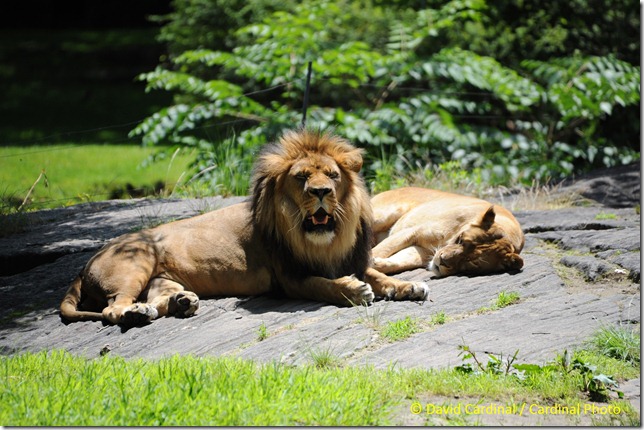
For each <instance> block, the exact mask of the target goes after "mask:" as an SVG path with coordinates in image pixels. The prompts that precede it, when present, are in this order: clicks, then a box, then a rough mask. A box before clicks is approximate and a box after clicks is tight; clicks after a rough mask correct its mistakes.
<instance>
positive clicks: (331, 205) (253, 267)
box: [60, 130, 428, 325]
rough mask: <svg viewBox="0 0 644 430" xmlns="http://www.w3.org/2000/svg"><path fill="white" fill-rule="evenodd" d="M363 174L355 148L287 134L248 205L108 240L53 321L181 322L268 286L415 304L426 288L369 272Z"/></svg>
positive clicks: (263, 155) (346, 300) (267, 157)
mask: <svg viewBox="0 0 644 430" xmlns="http://www.w3.org/2000/svg"><path fill="white" fill-rule="evenodd" d="M361 167H362V152H361V150H359V149H357V148H355V147H353V146H352V145H351V144H349V143H348V142H347V141H346V140H344V139H342V138H340V137H338V136H334V135H331V134H328V133H324V134H323V133H320V132H313V131H308V130H300V131H289V132H286V133H285V134H284V135H283V136H282V137H281V139H280V140H279V142H277V143H273V144H268V145H266V146H265V147H264V148H263V149H262V151H261V152H260V154H259V156H258V159H257V161H256V163H255V165H254V168H253V174H252V178H251V183H252V185H251V187H252V196H251V199H250V201H248V202H246V203H240V204H237V205H233V206H229V207H226V208H223V209H219V210H216V211H213V212H210V213H206V214H203V215H200V216H196V217H193V218H189V219H185V220H181V221H176V222H172V223H169V224H165V225H161V226H159V227H156V228H152V229H148V230H143V231H140V232H137V233H130V234H126V235H123V236H120V237H118V238H116V239H114V240H113V241H111V242H109V243H108V244H107V245H106V246H104V247H103V248H102V249H101V250H100V251H99V252H98V253H97V254H96V255H95V256H94V257H93V258H92V259H90V261H89V262H88V263H87V265H86V266H85V268H84V269H83V270H82V271H81V272H80V274H79V276H78V277H77V278H76V279H75V280H74V281H73V282H72V284H71V286H70V287H69V289H68V291H67V294H66V296H65V298H64V299H63V301H62V304H61V307H60V311H61V316H62V317H63V318H65V319H67V320H72V321H74V320H83V319H105V320H107V321H109V322H111V323H113V324H123V325H137V324H142V323H145V322H148V321H150V320H152V319H154V318H157V317H161V316H164V315H176V316H182V317H187V316H191V315H193V314H194V313H195V311H196V310H197V308H198V307H199V297H204V296H227V295H256V294H262V293H266V292H268V291H269V290H271V289H281V290H283V291H284V292H285V293H286V295H288V296H290V297H294V298H306V299H313V300H318V301H322V302H328V303H334V304H339V305H349V304H351V303H356V304H362V303H370V302H372V301H373V300H374V295H375V296H380V297H385V298H391V299H394V300H404V299H418V300H425V299H426V297H427V294H428V288H427V285H426V284H425V283H422V282H421V283H412V282H404V281H400V280H397V279H394V278H391V277H389V276H386V275H384V274H382V273H380V272H377V271H376V270H374V269H373V268H371V267H369V264H370V263H371V241H372V230H371V226H372V222H373V214H372V211H371V205H370V201H369V195H368V193H367V190H366V188H365V185H364V182H363V180H362V178H361V177H360V175H359V171H360V169H361Z"/></svg>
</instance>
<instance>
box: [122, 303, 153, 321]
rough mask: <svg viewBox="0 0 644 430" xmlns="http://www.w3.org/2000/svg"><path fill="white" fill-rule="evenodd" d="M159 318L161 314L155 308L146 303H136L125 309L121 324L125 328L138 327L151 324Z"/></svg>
mask: <svg viewBox="0 0 644 430" xmlns="http://www.w3.org/2000/svg"><path fill="white" fill-rule="evenodd" d="M158 316H159V313H158V312H157V310H156V309H155V308H154V306H150V305H148V304H146V303H134V304H133V305H132V306H129V307H127V308H126V309H125V311H124V312H123V316H122V317H121V321H120V322H121V324H123V325H125V326H138V325H143V324H146V323H149V322H150V321H152V320H153V319H155V318H156V317H158Z"/></svg>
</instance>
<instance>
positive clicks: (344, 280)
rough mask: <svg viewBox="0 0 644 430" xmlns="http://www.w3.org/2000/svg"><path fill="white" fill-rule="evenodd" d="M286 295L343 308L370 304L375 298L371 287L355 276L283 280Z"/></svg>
mask: <svg viewBox="0 0 644 430" xmlns="http://www.w3.org/2000/svg"><path fill="white" fill-rule="evenodd" d="M281 284H282V287H283V288H284V291H285V292H286V294H287V295H288V296H290V297H293V298H300V299H310V300H316V301H321V302H326V303H332V304H336V305H342V306H350V305H362V304H370V303H372V302H373V299H374V298H375V296H374V294H373V291H372V290H371V286H370V285H369V284H368V283H366V282H364V281H361V280H360V279H358V278H356V277H355V276H343V277H341V278H337V279H327V278H323V277H320V276H309V277H307V278H304V279H301V280H295V279H290V278H289V279H282V280H281Z"/></svg>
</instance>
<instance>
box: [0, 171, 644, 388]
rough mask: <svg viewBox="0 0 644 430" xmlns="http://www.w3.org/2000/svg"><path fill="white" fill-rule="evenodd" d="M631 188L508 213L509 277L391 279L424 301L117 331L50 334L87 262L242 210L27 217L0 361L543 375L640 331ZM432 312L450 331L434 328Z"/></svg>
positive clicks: (15, 244) (72, 328)
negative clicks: (400, 336) (217, 363)
mask: <svg viewBox="0 0 644 430" xmlns="http://www.w3.org/2000/svg"><path fill="white" fill-rule="evenodd" d="M620 175H622V176H623V175H625V174H624V173H623V172H622V173H620ZM620 177H621V176H620ZM628 178H631V179H632V178H633V176H632V175H631V176H628ZM600 180H601V181H602V184H605V183H613V182H612V181H614V178H608V179H600ZM636 182H637V190H636V192H635V191H633V190H630V191H629V187H630V188H634V187H635V185H634V183H633V182H632V181H631V182H625V183H617V184H615V187H617V188H619V189H620V190H621V191H620V192H617V191H615V190H613V191H611V190H607V193H606V195H610V194H611V193H613V194H615V195H618V196H619V199H618V202H617V204H616V205H615V206H616V207H609V206H606V203H607V200H608V198H603V203H604V205H601V204H595V205H593V206H590V207H570V208H564V209H557V210H542V211H517V212H516V216H517V218H518V220H519V221H520V222H521V224H522V226H523V229H524V231H525V232H526V247H525V249H524V250H523V252H522V255H523V257H524V260H525V266H524V268H523V270H522V271H520V272H519V273H516V274H498V275H490V276H476V277H467V276H453V277H449V278H444V279H433V278H432V276H431V274H430V272H428V271H426V270H423V269H417V270H414V271H410V272H405V273H402V274H400V275H398V276H399V277H400V278H402V279H410V280H423V281H427V282H428V283H429V285H430V288H431V291H430V299H431V300H430V301H428V302H425V303H417V302H377V303H375V304H374V305H372V306H370V307H366V308H365V307H355V308H350V307H348V308H342V307H337V306H332V305H327V304H321V303H315V302H309V301H302V300H289V299H276V298H272V297H267V296H260V297H226V298H210V299H205V300H202V302H201V308H200V309H199V311H198V313H197V314H196V315H195V316H194V317H192V318H187V319H175V318H162V319H159V320H156V321H154V322H153V323H152V324H149V325H146V326H143V327H135V328H131V329H127V330H126V329H123V328H121V327H117V326H110V325H105V324H103V323H101V322H79V323H72V324H68V325H65V324H63V322H61V320H60V317H59V315H58V306H59V303H60V300H61V299H62V297H63V295H64V293H65V291H66V289H67V286H68V284H69V283H70V282H71V280H72V279H73V278H74V277H75V276H76V274H77V273H78V272H79V270H80V269H81V268H82V267H83V265H84V264H85V263H86V262H87V261H88V260H89V258H90V257H91V256H92V255H93V254H94V253H95V252H96V251H97V250H98V249H99V248H100V247H101V246H102V245H103V244H105V243H106V242H107V241H108V240H109V239H111V238H113V237H115V236H117V235H120V234H122V233H126V232H129V231H133V230H137V229H141V228H144V227H148V226H151V225H155V224H157V223H159V222H165V221H169V220H173V219H179V218H184V217H188V216H192V215H196V214H198V213H200V212H203V211H206V210H213V209H216V208H219V207H222V206H225V205H228V204H232V203H234V202H237V201H239V200H240V199H239V198H234V199H222V198H207V199H200V200H198V199H193V200H130V201H107V202H101V203H90V204H83V205H78V206H74V207H69V208H64V209H55V210H47V211H40V212H35V213H29V214H26V215H24V216H23V217H24V218H23V219H21V220H19V221H20V223H21V225H22V229H23V231H22V232H20V233H15V234H11V235H9V236H6V237H0V293H1V294H2V303H3V306H2V307H0V353H2V354H10V353H15V352H19V351H37V350H42V349H54V348H62V349H66V350H68V351H70V352H72V353H73V354H78V355H83V356H86V357H96V356H98V355H99V354H100V353H101V351H103V352H105V351H109V353H110V354H116V355H121V356H124V357H146V358H157V357H162V356H168V355H172V354H193V355H197V356H221V355H233V356H238V357H242V358H249V359H254V360H258V361H262V362H263V361H272V360H278V361H282V362H287V363H293V364H300V363H307V362H312V360H313V359H314V356H315V355H316V354H320V353H330V354H333V355H335V356H337V357H339V358H340V359H341V360H343V362H344V363H346V364H352V365H360V364H373V365H375V366H376V367H379V368H386V367H389V366H392V365H396V366H400V367H404V368H413V367H420V368H434V367H447V366H454V365H458V364H461V359H460V357H459V356H458V353H459V350H458V346H459V345H463V344H465V345H469V347H470V348H471V349H472V350H474V351H476V353H477V354H480V355H481V356H482V357H484V356H485V354H486V353H492V354H495V355H500V354H502V355H503V356H504V357H506V356H508V355H512V354H514V353H515V351H517V350H518V360H517V361H518V362H536V363H544V362H546V361H548V360H551V359H553V358H555V357H556V355H557V354H559V353H561V352H562V351H563V350H564V349H566V348H567V349H572V348H575V347H578V346H581V345H583V344H584V342H585V341H586V340H587V339H588V337H589V336H590V335H591V334H592V333H593V332H594V331H595V330H596V329H597V328H598V327H600V326H601V325H604V324H620V323H621V324H639V323H640V288H639V284H638V283H639V280H640V233H641V230H640V215H639V214H638V213H637V212H636V210H635V205H636V204H638V203H639V168H638V169H637V181H636ZM584 186H585V187H586V188H588V187H590V185H588V183H585V185H584ZM590 188H592V187H590ZM624 195H629V196H631V198H630V200H627V199H626V198H624ZM633 196H636V199H635V198H634V197H633ZM608 203H609V204H610V202H608ZM627 203H628V204H627ZM606 214H610V216H607V215H606ZM607 218H609V219H607ZM501 291H505V292H516V293H518V294H519V296H520V300H519V302H518V303H516V304H513V305H510V306H507V307H505V308H502V309H494V307H493V303H494V300H495V298H496V297H497V296H498V294H499V292H501ZM439 312H444V314H445V315H446V316H447V321H446V322H445V323H444V324H442V325H435V324H432V323H431V322H430V321H431V318H432V316H433V315H435V314H437V313H439ZM405 317H411V318H414V319H416V320H417V321H418V323H419V327H420V332H419V333H416V334H414V335H412V336H411V337H409V338H407V339H405V340H402V341H396V342H390V341H387V340H386V339H384V338H383V337H382V335H381V332H380V330H379V327H383V326H384V325H385V324H386V323H387V322H390V321H394V320H398V319H402V318H405ZM260 326H265V327H266V330H267V334H268V337H266V338H265V339H260V336H259V333H260ZM637 384H639V381H638V382H637ZM638 386H639V385H638Z"/></svg>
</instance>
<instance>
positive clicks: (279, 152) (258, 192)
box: [252, 130, 372, 262]
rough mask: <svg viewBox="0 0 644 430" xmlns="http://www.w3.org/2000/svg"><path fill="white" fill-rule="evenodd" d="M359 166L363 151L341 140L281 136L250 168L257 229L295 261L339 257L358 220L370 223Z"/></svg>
mask: <svg viewBox="0 0 644 430" xmlns="http://www.w3.org/2000/svg"><path fill="white" fill-rule="evenodd" d="M361 167H362V151H361V150H360V149H357V148H355V147H354V146H352V145H351V144H350V143H349V142H347V141H346V140H345V139H342V138H340V137H338V136H335V135H332V134H330V133H321V132H316V131H310V130H299V131H288V132H286V133H285V134H284V135H283V136H282V137H281V139H280V140H279V141H278V142H276V143H273V144H269V145H266V146H265V147H264V148H263V149H262V151H261V153H260V155H259V157H258V159H257V161H256V163H255V167H254V171H253V178H252V187H253V218H254V221H255V223H256V225H257V226H259V227H260V230H262V231H264V232H266V233H269V234H270V235H271V236H272V237H274V238H276V239H278V240H281V241H283V242H285V243H287V244H288V245H289V247H290V248H291V250H292V251H293V253H294V254H296V255H297V256H298V257H304V258H305V259H308V260H310V261H316V262H317V261H319V260H320V259H322V260H324V259H337V258H340V257H339V255H341V254H345V253H346V252H348V251H349V250H351V248H353V246H354V245H355V242H356V238H357V235H358V234H359V233H360V232H361V229H362V223H361V220H362V221H367V222H369V225H370V222H371V218H372V213H371V205H370V203H369V196H368V193H367V190H366V188H365V185H364V182H363V181H362V178H361V177H360V175H359V171H360V169H361ZM314 254H316V255H314ZM322 254H325V255H322Z"/></svg>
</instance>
